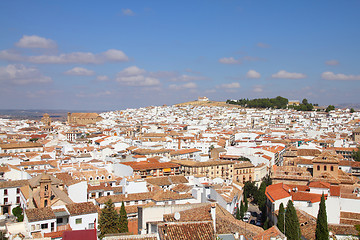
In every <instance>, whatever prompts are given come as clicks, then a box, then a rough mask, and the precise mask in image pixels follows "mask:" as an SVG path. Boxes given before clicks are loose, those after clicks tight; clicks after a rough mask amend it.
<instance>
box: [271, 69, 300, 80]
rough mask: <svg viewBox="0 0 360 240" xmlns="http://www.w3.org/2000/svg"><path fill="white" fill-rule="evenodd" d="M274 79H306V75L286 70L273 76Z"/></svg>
mask: <svg viewBox="0 0 360 240" xmlns="http://www.w3.org/2000/svg"><path fill="white" fill-rule="evenodd" d="M271 77H272V78H286V79H301V78H306V75H305V74H303V73H290V72H287V71H285V70H280V71H279V72H277V73H275V74H273V75H271Z"/></svg>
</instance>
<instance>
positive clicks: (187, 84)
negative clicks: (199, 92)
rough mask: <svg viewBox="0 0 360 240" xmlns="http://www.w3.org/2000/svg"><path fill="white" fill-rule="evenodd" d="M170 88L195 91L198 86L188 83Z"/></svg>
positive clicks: (170, 86) (173, 85)
mask: <svg viewBox="0 0 360 240" xmlns="http://www.w3.org/2000/svg"><path fill="white" fill-rule="evenodd" d="M169 88H170V89H172V90H183V89H195V88H197V84H196V83H194V82H188V83H185V84H180V85H179V84H171V85H169Z"/></svg>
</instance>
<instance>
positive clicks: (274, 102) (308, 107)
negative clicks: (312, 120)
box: [226, 96, 317, 111]
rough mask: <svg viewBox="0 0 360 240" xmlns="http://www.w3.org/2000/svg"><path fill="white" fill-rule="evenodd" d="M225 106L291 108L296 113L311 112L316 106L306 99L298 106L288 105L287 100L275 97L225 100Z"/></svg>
mask: <svg viewBox="0 0 360 240" xmlns="http://www.w3.org/2000/svg"><path fill="white" fill-rule="evenodd" d="M226 103H227V104H234V105H240V106H242V107H247V108H274V109H286V108H291V109H295V110H297V111H312V110H313V109H314V106H316V105H317V104H311V103H309V102H308V100H307V99H306V98H304V99H303V100H302V102H301V103H300V105H289V106H288V103H289V100H288V99H287V98H284V97H280V96H277V97H276V98H255V99H251V100H249V99H245V98H242V99H239V100H227V101H226Z"/></svg>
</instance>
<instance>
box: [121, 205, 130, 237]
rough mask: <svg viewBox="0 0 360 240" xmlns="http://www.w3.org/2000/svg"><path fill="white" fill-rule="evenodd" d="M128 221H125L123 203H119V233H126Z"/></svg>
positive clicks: (125, 214) (125, 215)
mask: <svg viewBox="0 0 360 240" xmlns="http://www.w3.org/2000/svg"><path fill="white" fill-rule="evenodd" d="M128 231H129V228H128V219H127V213H126V210H125V205H124V202H121V208H120V232H121V233H125V232H128Z"/></svg>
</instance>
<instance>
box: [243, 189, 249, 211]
mask: <svg viewBox="0 0 360 240" xmlns="http://www.w3.org/2000/svg"><path fill="white" fill-rule="evenodd" d="M248 208H249V202H248V199H247V194H246V191H244V210H245V212H247V210H248Z"/></svg>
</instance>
